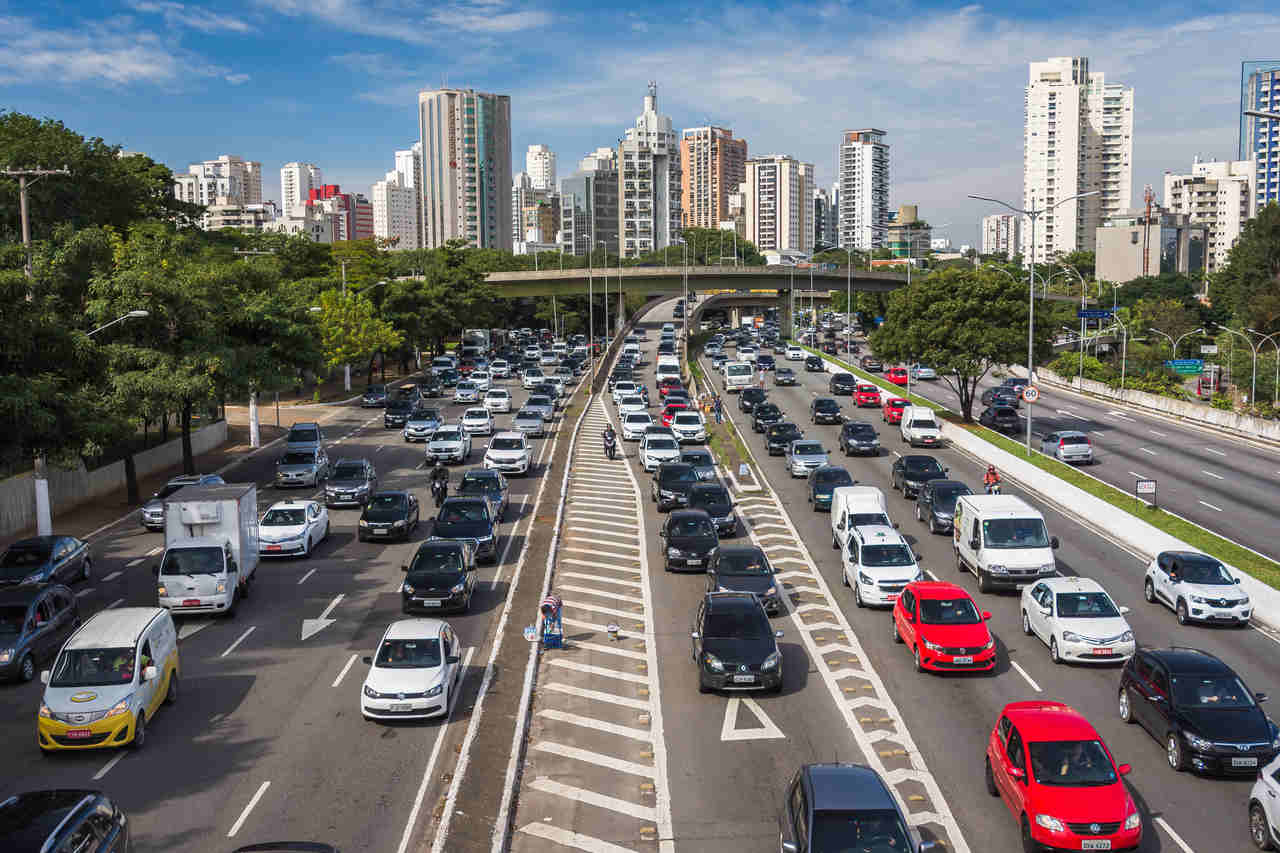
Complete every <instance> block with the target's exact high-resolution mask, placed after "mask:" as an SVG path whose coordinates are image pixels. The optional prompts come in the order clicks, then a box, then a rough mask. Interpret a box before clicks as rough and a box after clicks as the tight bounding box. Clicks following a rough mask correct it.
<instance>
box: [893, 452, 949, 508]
mask: <svg viewBox="0 0 1280 853" xmlns="http://www.w3.org/2000/svg"><path fill="white" fill-rule="evenodd" d="M950 470H951V469H950V468H947V467H945V466H944V465H941V464H939V463H938V460H937V459H934V458H933V457H932V456H925V455H915V454H912V455H910V456H899V457H898V458H897V459H895V460H893V468H892V469H890V472H889V479H890V483H891V485H892V486H893V488H895V489H898V490H899V491H901V492H902V496H903V497H907V498H912V497H915V496H916V494H917V493H919V491H920V488H921V487H922V486H923V485H924V484H925V483H927V482H929V481H930V480H944V479H946V476H947V472H948V471H950Z"/></svg>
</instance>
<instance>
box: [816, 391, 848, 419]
mask: <svg viewBox="0 0 1280 853" xmlns="http://www.w3.org/2000/svg"><path fill="white" fill-rule="evenodd" d="M809 420H810V421H811V422H813V423H815V424H839V423H843V422H844V416H843V415H841V414H840V404H839V403H837V402H836V401H835V399H834V398H832V397H817V398H815V399H814V400H813V402H811V403H810V404H809Z"/></svg>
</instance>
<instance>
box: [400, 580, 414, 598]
mask: <svg viewBox="0 0 1280 853" xmlns="http://www.w3.org/2000/svg"><path fill="white" fill-rule="evenodd" d="M400 591H401V592H403V593H404V594H405V595H413V587H412V586H410V585H409V584H407V583H402V584H400Z"/></svg>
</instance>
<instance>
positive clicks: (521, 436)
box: [493, 429, 524, 440]
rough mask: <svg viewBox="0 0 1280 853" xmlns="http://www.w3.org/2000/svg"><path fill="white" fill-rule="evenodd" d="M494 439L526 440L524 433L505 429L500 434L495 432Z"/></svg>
mask: <svg viewBox="0 0 1280 853" xmlns="http://www.w3.org/2000/svg"><path fill="white" fill-rule="evenodd" d="M493 437H494V438H495V439H497V438H518V439H521V440H523V439H524V433H522V432H516V431H515V430H513V429H504V430H502V431H500V432H495V433H494V434H493Z"/></svg>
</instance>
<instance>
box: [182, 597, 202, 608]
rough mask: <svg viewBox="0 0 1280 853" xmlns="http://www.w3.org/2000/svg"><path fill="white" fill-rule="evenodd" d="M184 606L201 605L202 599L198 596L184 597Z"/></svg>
mask: <svg viewBox="0 0 1280 853" xmlns="http://www.w3.org/2000/svg"><path fill="white" fill-rule="evenodd" d="M182 606H183V607H199V606H200V599H198V598H184V599H182Z"/></svg>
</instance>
